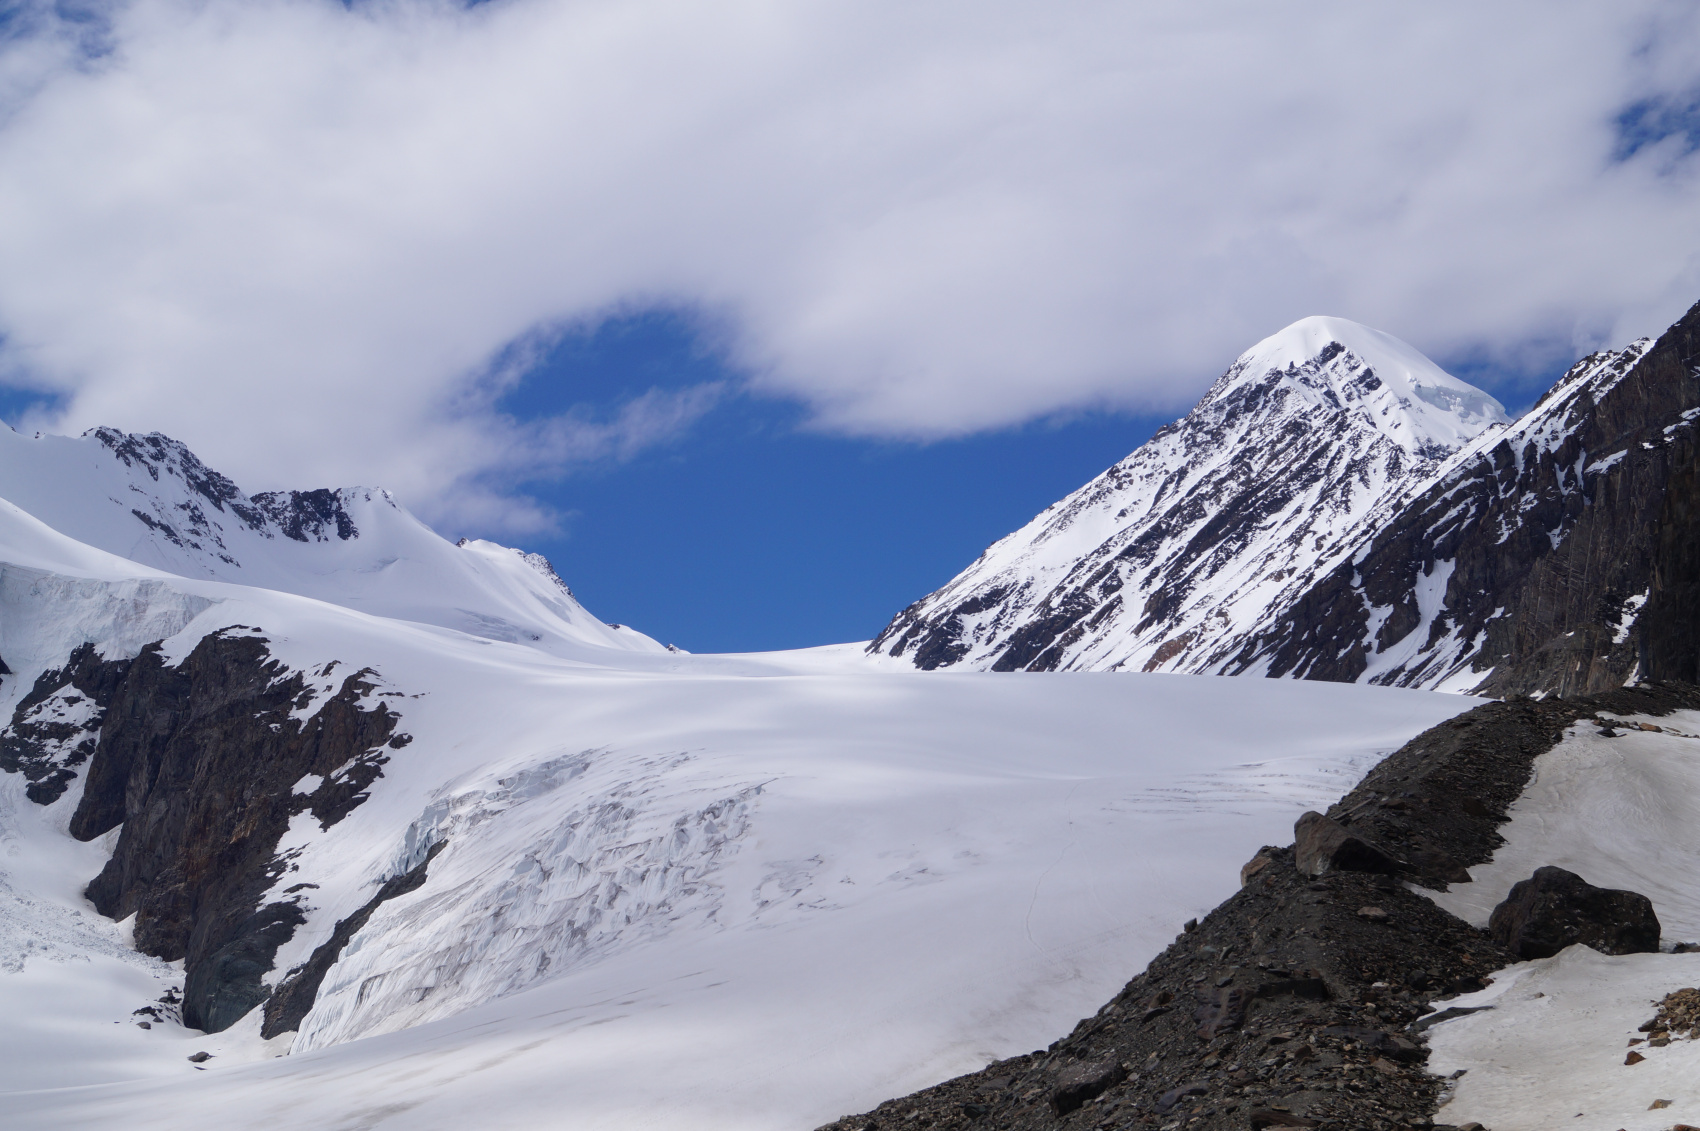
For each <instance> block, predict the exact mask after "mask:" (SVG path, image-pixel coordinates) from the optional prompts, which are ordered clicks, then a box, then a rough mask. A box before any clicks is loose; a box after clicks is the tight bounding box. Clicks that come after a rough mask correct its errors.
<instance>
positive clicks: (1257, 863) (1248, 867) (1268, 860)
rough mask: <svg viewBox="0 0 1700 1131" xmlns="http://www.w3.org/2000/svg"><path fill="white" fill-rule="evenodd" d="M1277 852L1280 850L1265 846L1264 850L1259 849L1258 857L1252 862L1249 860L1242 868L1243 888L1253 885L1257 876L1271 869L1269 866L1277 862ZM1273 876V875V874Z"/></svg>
mask: <svg viewBox="0 0 1700 1131" xmlns="http://www.w3.org/2000/svg"><path fill="white" fill-rule="evenodd" d="M1277 851H1279V850H1278V849H1274V848H1271V847H1269V846H1268V845H1264V846H1263V847H1262V848H1260V849H1258V850H1257V855H1256V856H1253V857H1252V858H1251V859H1250V860H1247V861H1246V862H1245V864H1244V865H1242V866H1241V868H1240V886H1241V887H1242V888H1243V887H1245V886H1246V885H1247V884H1249V883H1251V881H1252V879H1253V878H1254V877H1255V876H1257V875H1258V874H1259V873H1261V872H1262V871H1263V870H1264V869H1265V868H1267V867H1269V865H1271V864H1273V863H1274V862H1275V853H1276V852H1277ZM1271 874H1272V875H1273V873H1271Z"/></svg>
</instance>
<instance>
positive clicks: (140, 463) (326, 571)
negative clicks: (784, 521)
mask: <svg viewBox="0 0 1700 1131" xmlns="http://www.w3.org/2000/svg"><path fill="white" fill-rule="evenodd" d="M0 498H4V499H6V500H8V501H10V502H12V503H13V504H15V505H17V506H18V507H20V508H22V509H23V510H25V511H27V512H29V513H30V514H32V515H34V516H35V517H36V518H38V519H40V520H41V521H43V522H45V523H46V524H47V525H49V526H51V527H53V528H54V529H55V530H58V531H60V532H61V533H64V534H66V535H68V536H70V537H71V538H74V539H76V540H77V541H79V542H83V543H86V544H87V545H90V546H96V547H99V548H100V549H103V550H106V551H107V552H109V553H112V554H117V555H118V556H120V557H124V558H129V559H130V560H132V561H135V562H138V563H140V564H142V565H146V566H151V567H153V568H156V569H161V570H165V571H167V572H169V573H174V574H179V575H181V576H184V577H191V578H206V579H212V580H218V581H229V582H233V583H236V584H239V585H252V586H259V587H262V588H266V589H276V590H280V591H283V592H287V593H297V594H300V595H302V596H306V597H313V598H315V599H317V600H322V601H329V602H331V603H333V604H338V605H343V606H346V607H348V608H351V609H358V610H360V611H361V612H366V613H372V614H374V615H376V616H386V617H395V618H398V619H402V620H412V621H419V622H422V623H425V624H434V625H438V626H441V627H444V628H453V629H458V630H460V631H462V632H468V633H471V634H473V635H475V636H482V637H485V638H487V639H492V640H504V641H508V642H512V643H521V644H529V645H532V646H534V647H539V648H543V649H545V650H557V651H558V650H560V649H561V648H563V647H570V646H571V645H574V644H598V645H604V646H608V647H614V648H636V649H640V650H658V649H659V648H660V645H658V644H656V643H655V642H654V641H653V640H650V639H649V638H648V637H646V636H644V635H643V634H642V633H639V632H636V631H634V630H631V629H627V628H615V627H612V626H610V625H605V624H603V623H602V622H601V621H599V620H597V619H596V618H595V617H594V616H592V615H591V614H590V613H589V612H587V611H586V610H585V608H584V607H583V606H582V605H580V604H579V603H578V601H577V600H576V599H575V598H574V597H573V595H572V591H571V590H569V589H568V588H567V586H566V584H565V583H564V582H563V581H561V579H560V578H559V577H557V576H556V575H555V571H554V569H553V568H552V567H551V566H550V564H549V562H548V561H547V560H545V559H544V558H543V557H541V556H539V555H537V554H526V553H523V552H522V551H519V550H514V549H510V548H508V547H506V546H499V545H497V544H496V543H494V542H484V541H473V542H467V541H462V542H461V543H460V544H459V545H454V544H451V543H449V542H447V541H445V540H444V539H443V538H441V537H440V536H438V535H437V534H436V533H435V532H434V531H432V530H431V529H430V528H429V527H427V526H426V525H425V524H424V523H422V522H420V521H419V520H418V519H417V518H415V517H414V516H413V515H412V514H410V513H408V511H407V510H406V508H404V507H402V506H401V504H399V503H397V502H396V500H395V499H394V498H393V497H392V496H391V495H390V493H389V492H388V491H384V490H382V489H379V488H372V487H349V488H343V489H341V490H325V489H320V490H314V491H278V492H269V493H264V494H257V495H253V496H248V495H245V494H243V493H242V491H241V490H240V489H239V488H238V487H237V486H236V484H235V483H232V482H231V481H230V480H229V479H227V478H225V477H224V476H223V475H220V474H219V473H218V472H217V471H214V470H213V469H211V468H209V467H207V466H206V465H205V464H203V463H202V462H201V461H200V460H199V459H198V458H196V456H195V454H194V453H193V452H191V451H190V450H189V449H188V448H186V447H185V446H184V445H182V444H181V443H178V442H177V441H176V440H173V439H171V438H169V437H167V436H162V435H160V434H159V433H157V432H156V433H152V434H149V435H146V436H137V435H131V434H128V433H124V432H119V431H117V430H115V429H111V428H95V429H92V430H91V431H89V432H86V433H84V434H83V435H82V436H78V437H67V436H48V435H36V436H34V437H27V436H22V435H20V434H18V433H16V432H13V431H12V430H11V429H9V428H0Z"/></svg>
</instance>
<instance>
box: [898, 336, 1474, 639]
mask: <svg viewBox="0 0 1700 1131" xmlns="http://www.w3.org/2000/svg"><path fill="white" fill-rule="evenodd" d="M1505 423H1506V418H1505V415H1504V412H1503V410H1502V409H1501V408H1500V406H1499V404H1498V402H1496V401H1494V400H1493V399H1492V398H1491V397H1489V396H1488V395H1487V394H1485V393H1483V392H1481V391H1480V390H1479V389H1476V388H1474V387H1473V386H1470V385H1468V384H1466V383H1465V382H1462V381H1459V380H1458V379H1456V378H1454V377H1451V376H1450V375H1448V374H1446V373H1444V372H1442V371H1441V370H1440V369H1438V368H1437V367H1436V366H1435V365H1434V364H1433V363H1432V362H1430V361H1429V360H1428V359H1427V358H1424V357H1423V356H1422V355H1421V354H1420V353H1418V352H1417V351H1416V350H1414V349H1412V348H1411V347H1410V346H1408V345H1406V344H1405V343H1403V342H1400V341H1398V340H1397V339H1394V338H1391V337H1389V336H1387V335H1385V334H1381V333H1379V332H1378V331H1375V330H1371V329H1370V328H1368V327H1365V326H1360V325H1358V324H1356V323H1352V322H1348V321H1346V320H1344V319H1331V318H1309V319H1304V320H1302V321H1300V322H1298V323H1295V324H1294V325H1292V326H1290V327H1288V328H1287V329H1285V330H1283V331H1281V332H1280V333H1278V334H1275V335H1273V336H1271V337H1270V338H1268V339H1265V340H1264V341H1263V342H1260V343H1259V344H1258V345H1257V346H1255V347H1253V348H1252V349H1251V350H1248V351H1247V352H1246V353H1245V354H1243V355H1242V356H1241V357H1240V358H1239V360H1238V361H1236V362H1235V363H1234V365H1233V366H1232V367H1231V368H1230V369H1229V370H1228V371H1227V372H1226V373H1225V374H1224V375H1223V376H1222V377H1221V378H1220V379H1219V380H1218V381H1217V382H1216V384H1215V385H1214V386H1213V387H1212V388H1211V390H1210V392H1209V393H1207V394H1206V395H1205V397H1204V398H1203V399H1202V400H1201V401H1200V402H1199V403H1198V405H1197V407H1195V408H1194V409H1193V410H1192V411H1191V412H1190V413H1188V414H1187V416H1186V417H1185V418H1183V419H1182V420H1180V421H1178V422H1177V423H1175V424H1172V425H1170V426H1168V427H1166V428H1164V429H1162V430H1160V431H1159V432H1158V433H1157V435H1156V436H1154V437H1153V438H1152V439H1151V441H1150V442H1149V443H1147V444H1146V445H1144V446H1143V447H1141V448H1140V449H1139V450H1138V451H1136V452H1134V453H1133V454H1132V455H1130V456H1129V457H1128V458H1127V459H1125V460H1123V461H1122V462H1121V463H1119V464H1117V465H1116V466H1115V467H1112V468H1111V469H1109V470H1108V471H1106V472H1105V473H1104V474H1103V475H1101V476H1099V477H1098V478H1097V479H1095V480H1093V481H1092V482H1091V483H1089V484H1087V485H1086V486H1085V487H1083V488H1081V489H1080V490H1079V491H1077V492H1075V493H1074V494H1073V495H1070V496H1069V497H1068V498H1066V499H1064V500H1062V501H1061V502H1059V503H1057V504H1055V505H1054V506H1052V507H1051V508H1049V509H1048V510H1046V511H1045V513H1043V514H1041V515H1039V516H1038V517H1037V518H1035V519H1034V520H1033V521H1032V522H1031V523H1029V524H1028V525H1027V526H1026V527H1024V528H1023V529H1021V530H1019V531H1017V532H1015V533H1014V534H1011V535H1010V536H1009V537H1007V538H1005V539H1003V540H1002V541H1001V542H999V543H998V544H997V545H995V546H993V547H992V548H991V549H989V550H987V551H986V553H985V554H984V555H982V557H981V559H980V560H979V561H978V562H975V563H974V565H972V566H970V567H969V569H967V570H966V571H964V572H963V573H962V574H961V575H960V576H958V577H957V578H956V579H955V580H953V581H952V582H951V583H950V584H949V585H947V586H945V587H944V588H943V589H941V590H939V591H938V592H936V593H934V594H932V595H930V596H928V597H926V598H923V599H922V600H921V601H918V602H916V603H915V604H914V605H911V606H910V607H909V608H907V609H905V610H904V611H903V612H901V613H900V614H898V616H897V617H896V618H894V619H893V620H892V622H891V624H890V625H888V626H887V627H886V629H885V630H884V631H883V632H881V633H880V635H879V636H878V637H877V638H876V639H875V640H874V641H873V643H872V645H871V646H870V649H869V650H870V651H871V652H875V653H883V654H886V655H890V656H901V657H906V658H908V659H910V660H911V661H912V662H913V663H914V664H915V665H916V666H917V667H921V668H924V669H933V668H938V667H946V666H965V667H970V668H980V669H990V670H993V671H1014V670H1031V671H1052V670H1098V669H1110V670H1134V671H1190V672H1201V671H1211V670H1215V669H1217V668H1220V667H1221V665H1222V664H1223V663H1224V662H1226V661H1227V660H1228V659H1229V658H1230V657H1232V656H1233V655H1234V654H1235V653H1236V651H1238V649H1239V648H1240V647H1241V645H1242V643H1243V642H1244V641H1245V640H1246V639H1248V638H1250V637H1251V636H1254V635H1255V634H1256V633H1257V632H1258V631H1259V629H1260V628H1261V627H1262V626H1263V625H1264V623H1265V622H1266V621H1267V618H1268V615H1269V613H1270V611H1271V610H1272V609H1278V608H1281V607H1284V606H1285V605H1286V604H1288V603H1290V602H1292V601H1293V600H1296V599H1297V598H1298V597H1299V596H1300V595H1301V594H1302V593H1304V592H1305V591H1306V590H1307V589H1308V588H1309V587H1310V585H1312V584H1313V583H1314V582H1315V581H1316V580H1317V579H1318V578H1319V577H1321V576H1323V575H1324V574H1325V573H1326V572H1327V571H1328V569H1329V568H1331V567H1332V565H1333V564H1334V563H1335V562H1336V561H1339V560H1340V559H1341V558H1343V557H1344V556H1346V555H1348V554H1350V553H1351V552H1352V551H1353V550H1354V549H1355V548H1356V547H1357V545H1358V544H1359V543H1360V542H1361V541H1362V540H1363V539H1364V538H1365V537H1367V536H1368V535H1369V534H1370V533H1372V532H1373V531H1374V530H1376V529H1377V528H1379V527H1380V526H1381V525H1382V524H1384V523H1385V522H1386V521H1387V520H1388V519H1389V518H1390V517H1391V515H1393V514H1395V513H1397V511H1398V509H1399V507H1400V506H1401V505H1402V504H1403V503H1404V502H1405V500H1406V499H1407V498H1408V497H1409V495H1410V493H1411V492H1412V491H1413V490H1414V489H1415V488H1417V487H1418V486H1419V485H1421V484H1422V483H1424V482H1425V481H1426V480H1427V479H1429V478H1430V477H1431V476H1432V475H1433V474H1434V473H1435V472H1436V471H1437V470H1438V469H1439V468H1440V466H1441V464H1442V462H1443V461H1444V460H1445V459H1446V458H1447V457H1449V456H1451V455H1452V454H1453V453H1455V452H1457V451H1458V450H1459V449H1460V448H1461V447H1463V446H1464V445H1465V444H1467V443H1469V442H1470V441H1471V440H1473V439H1474V438H1475V437H1477V436H1479V435H1481V434H1482V433H1483V432H1485V431H1491V430H1494V429H1497V428H1499V427H1501V426H1503V425H1504V424H1505Z"/></svg>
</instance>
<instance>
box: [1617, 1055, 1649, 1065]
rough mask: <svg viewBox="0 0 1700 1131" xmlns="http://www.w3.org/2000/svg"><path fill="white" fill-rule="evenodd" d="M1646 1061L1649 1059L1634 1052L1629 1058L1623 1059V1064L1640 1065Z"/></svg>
mask: <svg viewBox="0 0 1700 1131" xmlns="http://www.w3.org/2000/svg"><path fill="white" fill-rule="evenodd" d="M1646 1059H1647V1058H1646V1057H1644V1056H1642V1055H1641V1054H1640V1053H1638V1052H1632V1053H1630V1054H1629V1055H1628V1056H1626V1057H1624V1058H1623V1063H1625V1064H1640V1063H1641V1062H1642V1061H1643V1060H1646Z"/></svg>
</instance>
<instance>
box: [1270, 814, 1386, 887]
mask: <svg viewBox="0 0 1700 1131" xmlns="http://www.w3.org/2000/svg"><path fill="white" fill-rule="evenodd" d="M1293 837H1294V841H1293V853H1294V857H1293V859H1294V864H1295V865H1296V866H1297V867H1298V870H1299V871H1300V872H1302V873H1304V874H1305V875H1307V876H1320V875H1323V874H1325V873H1327V872H1339V871H1344V872H1388V873H1391V872H1397V871H1399V870H1400V864H1399V862H1398V861H1397V860H1395V859H1393V857H1391V856H1389V855H1388V854H1387V853H1385V852H1383V851H1382V850H1381V849H1379V848H1377V847H1376V846H1375V845H1373V844H1371V843H1370V842H1369V841H1367V840H1365V839H1363V838H1362V837H1360V836H1355V835H1353V834H1352V833H1349V832H1347V831H1346V829H1345V826H1343V825H1341V824H1339V823H1338V822H1336V821H1331V820H1329V819H1328V818H1327V817H1324V816H1323V815H1322V814H1321V813H1315V812H1312V813H1306V814H1305V815H1304V816H1302V817H1300V818H1299V819H1298V821H1297V822H1296V823H1295V824H1294V825H1293Z"/></svg>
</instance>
